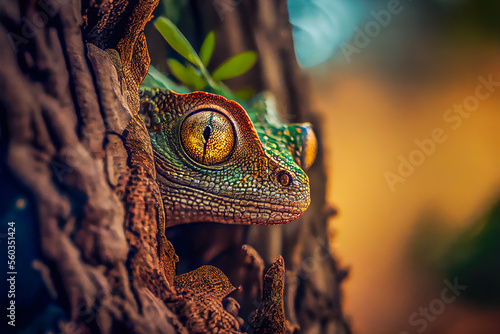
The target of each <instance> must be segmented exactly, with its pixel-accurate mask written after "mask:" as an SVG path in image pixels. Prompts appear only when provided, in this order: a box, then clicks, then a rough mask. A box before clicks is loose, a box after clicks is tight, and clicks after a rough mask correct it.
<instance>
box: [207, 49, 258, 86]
mask: <svg viewBox="0 0 500 334" xmlns="http://www.w3.org/2000/svg"><path fill="white" fill-rule="evenodd" d="M256 61H257V53H255V52H254V51H245V52H242V53H240V54H237V55H236V56H234V57H231V58H229V59H228V60H226V61H225V62H224V63H222V64H221V65H220V66H219V67H217V68H216V69H215V70H214V71H213V72H212V79H214V80H215V81H219V80H225V79H229V78H233V77H236V76H238V75H241V74H243V73H245V72H246V71H248V70H249V69H250V68H251V67H252V66H253V65H254V64H255V62H256Z"/></svg>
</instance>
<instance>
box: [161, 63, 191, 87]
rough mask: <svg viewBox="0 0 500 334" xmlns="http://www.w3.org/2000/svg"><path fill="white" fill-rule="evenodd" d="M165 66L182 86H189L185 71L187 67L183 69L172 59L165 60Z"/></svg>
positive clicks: (182, 66)
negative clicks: (166, 65)
mask: <svg viewBox="0 0 500 334" xmlns="http://www.w3.org/2000/svg"><path fill="white" fill-rule="evenodd" d="M167 64H168V67H169V68H170V72H171V73H172V75H173V76H174V77H176V78H177V79H178V80H179V81H180V82H182V83H183V84H184V85H186V86H190V78H189V74H188V71H187V67H185V66H184V65H182V64H181V63H179V62H178V61H177V60H175V59H173V58H169V59H167Z"/></svg>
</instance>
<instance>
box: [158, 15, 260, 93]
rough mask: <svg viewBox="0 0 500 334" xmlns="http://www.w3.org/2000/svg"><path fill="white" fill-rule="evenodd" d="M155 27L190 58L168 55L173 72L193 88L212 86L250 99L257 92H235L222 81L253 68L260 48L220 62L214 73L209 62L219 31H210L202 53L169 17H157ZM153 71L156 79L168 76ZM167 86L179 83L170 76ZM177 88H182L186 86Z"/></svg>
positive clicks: (202, 46)
mask: <svg viewBox="0 0 500 334" xmlns="http://www.w3.org/2000/svg"><path fill="white" fill-rule="evenodd" d="M155 27H156V29H158V31H159V32H160V33H161V35H162V36H163V38H165V40H166V41H167V43H168V44H169V45H170V46H171V47H172V48H173V49H174V50H175V51H177V52H178V53H179V54H180V55H181V56H183V57H184V58H185V59H186V60H187V62H186V63H185V64H182V63H181V62H179V61H178V60H176V59H174V58H169V59H167V64H168V66H169V68H170V72H171V74H172V75H173V76H174V77H175V78H177V80H179V81H180V82H181V83H182V84H183V85H184V86H186V87H187V88H189V89H190V90H208V91H212V92H216V93H219V94H221V93H222V95H228V94H229V95H232V96H234V97H235V98H238V99H241V100H247V99H248V98H250V97H252V96H253V95H255V92H254V91H253V89H243V90H240V91H238V92H235V93H234V94H231V93H230V92H229V90H228V89H227V87H225V86H224V85H223V84H222V82H221V81H222V80H226V79H230V78H233V77H236V76H239V75H241V74H243V73H245V72H247V71H248V70H249V69H250V68H252V66H253V65H254V64H255V62H256V61H257V53H256V52H254V51H245V52H242V53H240V54H237V55H235V56H233V57H231V58H229V59H227V60H226V61H224V62H223V63H222V64H220V65H219V66H218V67H217V68H216V69H215V70H214V71H213V72H212V73H209V72H208V70H207V66H208V64H209V63H210V59H211V57H212V54H213V51H214V47H215V33H214V32H213V31H210V32H209V33H208V34H207V36H206V37H205V39H204V41H203V43H202V45H201V48H200V51H199V53H196V51H195V50H194V49H193V47H192V46H191V44H190V43H189V42H188V40H187V39H186V37H185V36H184V35H183V34H182V33H181V32H180V31H179V29H178V28H177V27H176V26H175V25H174V24H173V23H172V21H170V20H169V19H168V18H166V17H160V18H159V19H158V20H156V22H155ZM149 72H150V75H151V76H152V77H153V79H155V80H157V81H158V80H160V81H164V80H163V79H164V77H163V76H161V77H162V78H161V79H160V74H159V73H158V71H156V69H153V71H151V68H150V71H149ZM163 86H164V88H169V89H172V88H171V87H172V86H175V84H173V82H172V81H171V80H168V82H165V83H164V84H163ZM177 88H181V89H180V90H182V87H177ZM172 90H176V89H172ZM177 91H179V89H177ZM224 93H225V94H224Z"/></svg>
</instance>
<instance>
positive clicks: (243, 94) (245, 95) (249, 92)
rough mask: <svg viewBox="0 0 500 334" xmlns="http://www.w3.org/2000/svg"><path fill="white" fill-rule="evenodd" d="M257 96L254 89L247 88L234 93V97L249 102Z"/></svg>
mask: <svg viewBox="0 0 500 334" xmlns="http://www.w3.org/2000/svg"><path fill="white" fill-rule="evenodd" d="M254 95H255V90H254V89H253V88H245V89H241V90H239V91H237V92H234V96H235V97H236V98H237V99H240V100H243V101H247V100H248V99H249V98H251V97H252V96H254Z"/></svg>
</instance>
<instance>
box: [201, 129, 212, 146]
mask: <svg viewBox="0 0 500 334" xmlns="http://www.w3.org/2000/svg"><path fill="white" fill-rule="evenodd" d="M211 134H212V128H211V127H210V125H207V126H206V127H205V131H203V138H204V139H205V142H207V141H208V139H209V138H210V135H211Z"/></svg>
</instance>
